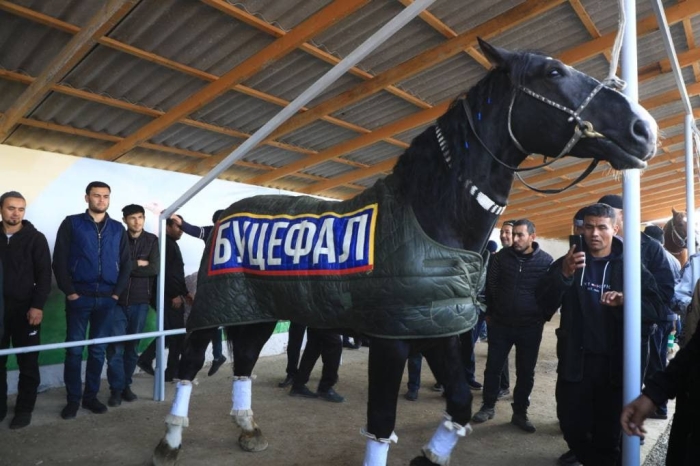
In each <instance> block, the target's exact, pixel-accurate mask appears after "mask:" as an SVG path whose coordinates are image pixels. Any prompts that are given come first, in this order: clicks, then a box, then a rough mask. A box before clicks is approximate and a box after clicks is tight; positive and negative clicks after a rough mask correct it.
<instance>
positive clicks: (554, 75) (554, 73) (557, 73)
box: [547, 68, 562, 78]
mask: <svg viewBox="0 0 700 466" xmlns="http://www.w3.org/2000/svg"><path fill="white" fill-rule="evenodd" d="M560 76H562V73H561V71H560V70H558V69H556V68H554V69H551V70H549V71H547V77H548V78H558V77H560Z"/></svg>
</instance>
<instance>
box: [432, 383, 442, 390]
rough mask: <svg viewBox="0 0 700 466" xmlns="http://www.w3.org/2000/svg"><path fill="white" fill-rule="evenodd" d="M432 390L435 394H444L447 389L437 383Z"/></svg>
mask: <svg viewBox="0 0 700 466" xmlns="http://www.w3.org/2000/svg"><path fill="white" fill-rule="evenodd" d="M431 388H432V390H433V391H434V392H444V391H445V387H443V386H442V385H441V384H439V383H436V384H435V385H433V386H432V387H431Z"/></svg>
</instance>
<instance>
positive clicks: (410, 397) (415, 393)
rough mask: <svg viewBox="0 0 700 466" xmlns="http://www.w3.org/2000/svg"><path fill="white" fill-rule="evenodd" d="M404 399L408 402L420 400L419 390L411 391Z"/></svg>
mask: <svg viewBox="0 0 700 466" xmlns="http://www.w3.org/2000/svg"><path fill="white" fill-rule="evenodd" d="M403 397H404V398H406V399H407V400H408V401H416V400H417V399H418V390H409V391H407V392H406V394H405V395H404V396H403Z"/></svg>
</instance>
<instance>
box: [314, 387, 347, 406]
mask: <svg viewBox="0 0 700 466" xmlns="http://www.w3.org/2000/svg"><path fill="white" fill-rule="evenodd" d="M317 394H318V396H319V398H323V399H324V400H326V401H330V402H331V403H342V402H343V401H345V397H344V396H341V395H339V394H338V393H337V392H336V391H335V390H333V388H329V389H328V391H326V392H322V391H318V392H317Z"/></svg>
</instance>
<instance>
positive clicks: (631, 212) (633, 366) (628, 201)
mask: <svg viewBox="0 0 700 466" xmlns="http://www.w3.org/2000/svg"><path fill="white" fill-rule="evenodd" d="M622 8H624V15H625V18H627V20H626V22H625V30H624V33H623V34H624V35H623V43H622V54H621V61H620V63H621V68H622V79H624V80H625V81H627V87H626V88H625V95H627V97H629V98H630V100H632V101H634V102H637V101H638V100H639V95H638V77H637V7H636V4H635V0H625V2H624V5H623V6H622ZM639 185H640V182H639V170H625V172H624V177H623V182H622V193H623V200H624V205H623V207H624V209H623V212H624V225H625V226H626V227H625V229H624V244H625V247H624V257H623V259H624V287H623V295H624V302H625V304H624V313H625V329H624V356H623V357H624V365H623V367H624V381H623V396H622V401H623V403H625V404H626V403H629V402H630V401H632V400H634V399H635V398H636V397H637V396H639V393H640V391H641V388H642V385H641V378H642V376H641V365H642V363H641V346H642V334H641V333H642V332H641V329H642V318H641V304H642V303H641V301H642V291H641V279H642V277H641V258H640V245H641V236H640V233H639V225H640V223H641V214H640V196H639ZM612 357H615V356H614V355H613V356H612ZM639 460H640V455H639V437H629V436H627V435H624V436H623V441H622V464H623V466H639Z"/></svg>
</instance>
